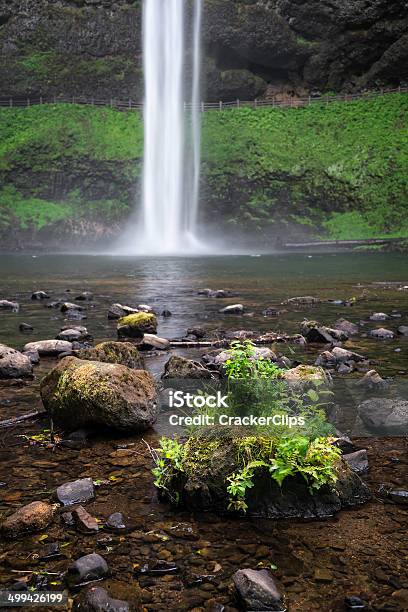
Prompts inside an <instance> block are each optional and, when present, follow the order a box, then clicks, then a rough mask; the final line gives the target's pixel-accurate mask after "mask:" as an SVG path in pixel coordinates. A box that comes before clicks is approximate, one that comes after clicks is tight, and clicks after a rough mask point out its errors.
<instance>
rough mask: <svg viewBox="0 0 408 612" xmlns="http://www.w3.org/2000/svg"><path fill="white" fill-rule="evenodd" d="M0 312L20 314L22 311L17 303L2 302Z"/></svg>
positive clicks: (0, 301)
mask: <svg viewBox="0 0 408 612" xmlns="http://www.w3.org/2000/svg"><path fill="white" fill-rule="evenodd" d="M0 310H11V311H13V312H18V311H19V310H20V304H18V303H17V302H10V300H0Z"/></svg>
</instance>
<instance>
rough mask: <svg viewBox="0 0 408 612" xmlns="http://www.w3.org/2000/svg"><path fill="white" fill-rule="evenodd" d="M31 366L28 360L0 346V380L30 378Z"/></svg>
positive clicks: (8, 348) (14, 351)
mask: <svg viewBox="0 0 408 612" xmlns="http://www.w3.org/2000/svg"><path fill="white" fill-rule="evenodd" d="M32 374H33V366H32V363H31V361H30V359H29V358H28V357H27V356H26V355H23V353H20V352H19V351H16V350H15V349H13V348H10V347H9V346H6V345H5V344H0V379H13V378H31V377H32Z"/></svg>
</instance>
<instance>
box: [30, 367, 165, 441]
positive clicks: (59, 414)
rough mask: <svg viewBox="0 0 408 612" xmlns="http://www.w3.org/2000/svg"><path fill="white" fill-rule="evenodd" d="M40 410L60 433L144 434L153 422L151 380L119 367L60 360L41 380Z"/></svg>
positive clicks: (154, 397)
mask: <svg viewBox="0 0 408 612" xmlns="http://www.w3.org/2000/svg"><path fill="white" fill-rule="evenodd" d="M40 390H41V397H42V400H43V404H44V407H45V408H46V410H47V411H48V412H49V413H50V414H51V415H52V417H53V419H54V422H55V424H56V425H58V426H60V427H63V428H66V429H71V430H73V429H78V428H80V427H84V426H105V427H109V428H111V429H115V430H118V431H138V432H141V431H145V430H146V429H149V428H150V427H151V426H152V425H153V424H154V423H155V422H156V418H157V392H156V386H155V382H154V379H153V377H152V376H151V375H150V374H149V373H148V372H145V371H144V370H131V369H130V368H127V367H126V366H123V365H117V364H111V363H101V362H99V361H86V360H82V359H77V358H76V357H65V358H64V359H62V360H61V361H60V363H59V364H58V365H57V366H56V367H55V368H54V369H53V370H51V372H49V374H47V376H46V377H45V378H44V379H43V380H42V382H41V389H40Z"/></svg>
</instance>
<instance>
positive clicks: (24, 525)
mask: <svg viewBox="0 0 408 612" xmlns="http://www.w3.org/2000/svg"><path fill="white" fill-rule="evenodd" d="M55 510H56V508H55V506H52V505H51V504H47V503H46V502H42V501H35V502H32V503H31V504H28V505H27V506H23V507H22V508H19V509H18V510H17V511H16V512H14V513H13V514H12V515H11V516H8V517H7V518H6V519H5V520H4V521H3V523H2V524H1V526H0V531H1V533H2V535H3V536H4V537H6V538H8V539H15V538H18V537H20V536H24V535H25V534H28V533H36V532H37V531H42V530H43V529H46V528H47V527H48V525H50V524H51V523H52V520H53V518H54V513H55Z"/></svg>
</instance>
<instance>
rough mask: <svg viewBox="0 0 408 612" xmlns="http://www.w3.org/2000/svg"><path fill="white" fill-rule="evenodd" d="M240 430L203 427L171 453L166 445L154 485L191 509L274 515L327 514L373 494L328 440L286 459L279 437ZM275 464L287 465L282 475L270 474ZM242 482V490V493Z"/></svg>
mask: <svg viewBox="0 0 408 612" xmlns="http://www.w3.org/2000/svg"><path fill="white" fill-rule="evenodd" d="M243 433H244V432H243V431H242V430H241V431H239V432H236V433H235V434H234V433H232V432H231V433H230V432H226V433H220V430H219V429H218V430H217V431H215V432H214V431H213V432H211V430H207V431H205V432H204V433H203V434H200V435H197V436H193V437H191V438H189V439H188V440H187V442H186V443H185V444H184V445H178V447H176V448H175V449H173V450H172V452H171V454H169V453H168V452H167V454H166V451H165V452H164V456H165V457H166V456H167V459H166V458H165V472H164V471H163V472H161V473H160V470H158V471H157V470H156V471H155V475H156V485H157V484H159V485H160V484H161V485H164V486H163V487H162V488H160V489H159V490H160V492H161V495H162V496H163V497H164V498H165V499H167V500H169V501H170V502H172V503H174V504H177V505H180V506H181V507H183V508H188V509H189V510H197V511H203V510H204V511H210V512H217V513H219V514H228V513H231V512H232V513H236V512H237V511H244V512H245V513H246V515H247V516H254V517H262V518H273V519H280V518H304V519H311V518H324V517H329V516H333V515H334V514H336V513H337V512H338V511H340V510H341V509H342V508H348V507H352V506H356V505H359V504H362V503H365V502H367V501H368V500H369V499H370V498H371V494H370V491H369V489H368V487H367V485H366V484H365V483H364V482H363V481H362V480H361V478H360V477H359V476H358V475H357V474H355V473H354V472H352V471H351V469H350V468H349V466H348V465H347V463H346V462H345V461H344V460H343V459H342V458H341V457H340V456H339V454H336V452H337V451H334V452H333V451H331V450H330V448H331V444H330V441H329V440H327V439H326V440H324V439H319V440H316V441H314V442H309V447H308V449H307V452H306V453H305V456H304V458H303V459H302V460H299V456H300V455H299V453H301V452H302V451H301V447H299V448H297V449H296V451H295V454H293V455H292V459H293V458H295V460H294V461H291V460H290V459H288V462H287V464H286V465H285V461H284V453H283V451H282V449H284V445H282V444H281V446H280V449H281V450H279V446H278V445H279V441H278V440H273V439H267V438H264V437H259V438H256V437H254V436H250V437H246V436H245V435H243ZM281 442H282V441H281ZM248 451H250V454H247V452H248ZM170 456H171V457H172V459H169V458H168V457H170ZM245 457H246V458H247V461H244V463H243V458H245ZM294 465H296V469H295V468H294ZM279 469H281V470H283V471H281V474H283V473H284V472H285V470H286V471H287V472H286V473H287V476H286V477H284V478H282V481H279V478H274V477H273V474H274V473H275V472H276V470H279ZM302 470H303V471H302ZM158 474H159V477H158V478H157V476H158ZM240 475H242V478H240ZM314 479H315V480H314ZM319 482H320V484H319V486H317V485H318V483H319ZM245 483H246V484H245ZM234 487H235V489H234ZM242 487H244V488H245V494H244V496H240V490H241V489H242ZM234 495H235V497H234ZM237 495H238V497H237ZM243 509H244V510H243Z"/></svg>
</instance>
